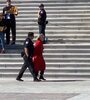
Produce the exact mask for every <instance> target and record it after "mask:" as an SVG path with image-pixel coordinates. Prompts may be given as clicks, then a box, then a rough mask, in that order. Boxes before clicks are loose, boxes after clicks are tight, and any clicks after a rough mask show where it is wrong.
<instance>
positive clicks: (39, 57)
mask: <svg viewBox="0 0 90 100" xmlns="http://www.w3.org/2000/svg"><path fill="white" fill-rule="evenodd" d="M34 47H35V50H34V57H33V63H34V69H35V71H44V70H45V67H46V65H45V61H44V58H43V49H44V48H43V43H42V41H41V40H37V41H36V43H35V45H34Z"/></svg>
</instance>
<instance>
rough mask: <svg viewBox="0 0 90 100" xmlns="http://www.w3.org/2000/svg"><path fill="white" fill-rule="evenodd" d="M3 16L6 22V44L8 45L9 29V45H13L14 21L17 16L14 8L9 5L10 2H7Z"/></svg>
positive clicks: (14, 35) (14, 34) (14, 38)
mask: <svg viewBox="0 0 90 100" xmlns="http://www.w3.org/2000/svg"><path fill="white" fill-rule="evenodd" d="M3 14H4V16H5V20H6V23H7V24H6V26H7V30H6V44H10V29H11V31H12V42H11V44H15V42H16V20H15V16H16V15H18V10H17V8H16V6H13V5H11V0H7V6H5V7H4V8H3Z"/></svg>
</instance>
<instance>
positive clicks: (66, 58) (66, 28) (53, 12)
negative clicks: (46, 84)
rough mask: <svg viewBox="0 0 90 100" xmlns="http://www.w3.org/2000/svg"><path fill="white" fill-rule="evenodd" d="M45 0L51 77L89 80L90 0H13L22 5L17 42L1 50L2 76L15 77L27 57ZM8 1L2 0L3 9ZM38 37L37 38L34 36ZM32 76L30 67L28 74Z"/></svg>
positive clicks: (47, 55) (48, 62)
mask: <svg viewBox="0 0 90 100" xmlns="http://www.w3.org/2000/svg"><path fill="white" fill-rule="evenodd" d="M40 3H44V5H45V9H46V11H47V16H48V18H47V20H48V21H49V23H48V25H47V27H46V36H47V37H48V44H45V45H44V48H45V49H44V58H45V61H46V65H47V67H46V71H45V77H46V78H47V80H48V79H49V80H50V79H51V80H89V79H90V78H89V77H90V34H89V33H90V21H89V20H90V18H89V15H90V1H89V0H12V4H14V5H16V6H17V7H18V9H19V15H18V16H17V17H16V20H17V43H16V45H15V46H6V53H5V54H0V78H13V79H15V78H16V76H17V74H18V72H19V70H20V68H21V66H22V64H23V59H22V58H21V57H20V52H21V50H22V48H23V45H22V44H23V41H24V39H25V37H26V36H27V33H28V32H29V31H33V32H34V33H35V37H36V36H37V35H38V25H37V12H38V5H39V4H40ZM4 6H5V1H0V11H2V8H3V7H4ZM34 41H35V39H34ZM24 77H25V78H28V79H32V78H30V77H31V75H30V73H29V71H28V70H26V72H25V74H24Z"/></svg>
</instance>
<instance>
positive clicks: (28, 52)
mask: <svg viewBox="0 0 90 100" xmlns="http://www.w3.org/2000/svg"><path fill="white" fill-rule="evenodd" d="M33 38H34V33H33V32H29V33H28V37H27V38H26V40H25V41H24V50H23V55H21V56H22V57H23V59H24V64H23V66H22V68H21V70H20V72H19V74H18V76H17V78H16V80H18V81H23V80H22V79H21V78H22V76H23V73H24V72H25V70H26V68H27V67H28V68H29V71H30V72H31V74H32V76H33V79H34V80H33V81H40V80H39V79H37V77H36V75H35V72H34V64H33V62H32V57H33V53H34V45H33V42H32V39H33Z"/></svg>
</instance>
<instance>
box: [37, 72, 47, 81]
mask: <svg viewBox="0 0 90 100" xmlns="http://www.w3.org/2000/svg"><path fill="white" fill-rule="evenodd" d="M43 75H44V71H41V72H40V77H39V79H40V80H46V79H45V78H44V77H43Z"/></svg>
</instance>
